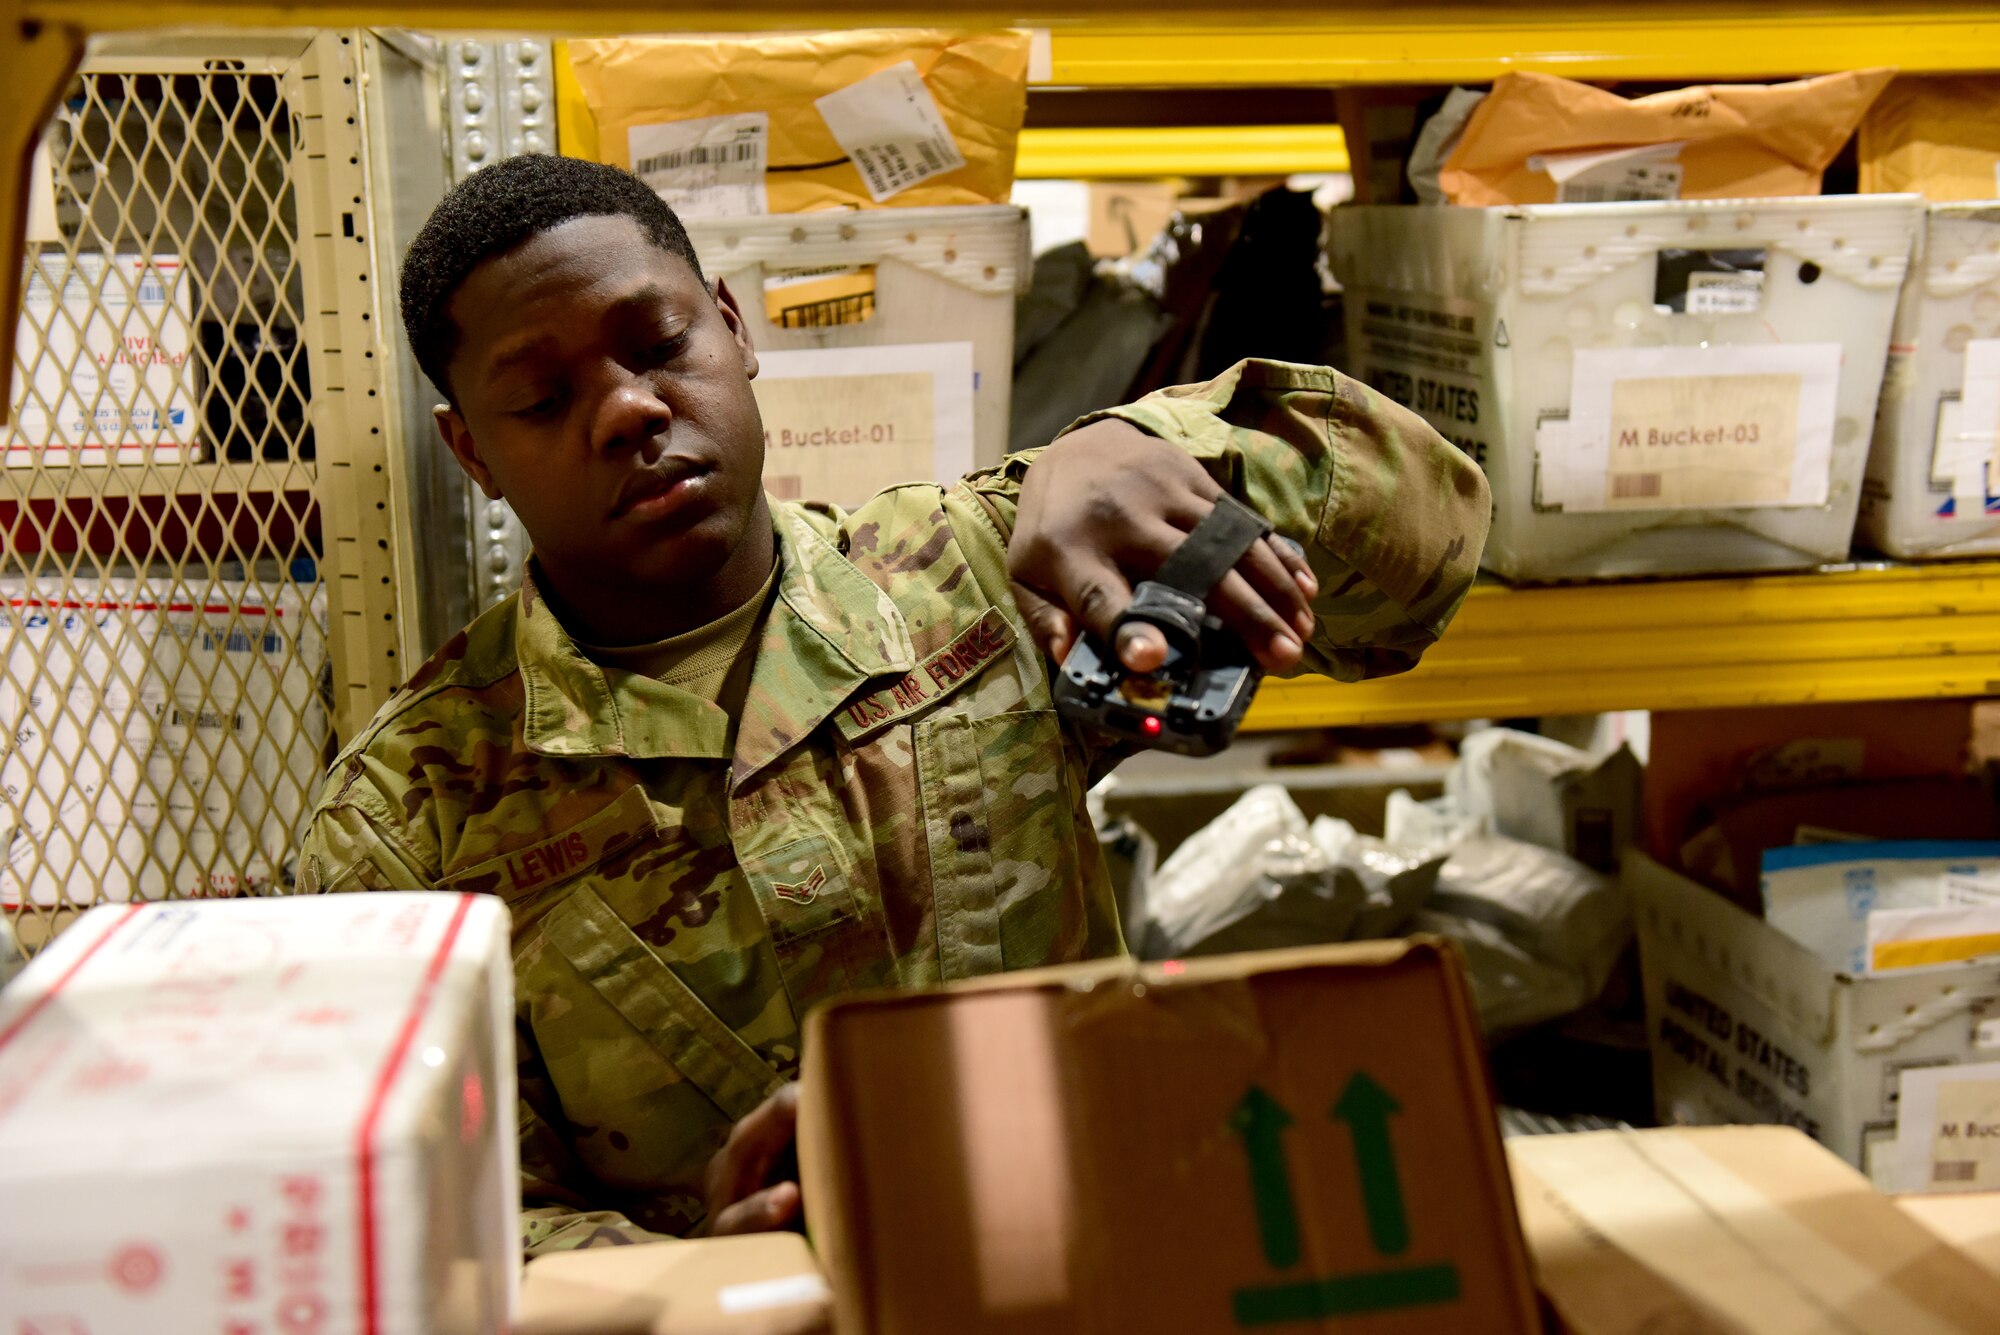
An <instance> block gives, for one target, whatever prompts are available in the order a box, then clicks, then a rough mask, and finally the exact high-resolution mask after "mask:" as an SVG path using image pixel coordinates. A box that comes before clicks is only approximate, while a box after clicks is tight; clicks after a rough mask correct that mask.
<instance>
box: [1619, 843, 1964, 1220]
mask: <svg viewBox="0 0 2000 1335" xmlns="http://www.w3.org/2000/svg"><path fill="white" fill-rule="evenodd" d="M1625 884H1626V887H1627V888H1628V890H1629V891H1630V892H1631V895H1632V909H1633V914H1634V916H1635V917H1636V918H1637V919H1638V925H1639V962H1640V968H1641V972H1642V973H1643V975H1644V978H1645V990H1646V1033H1647V1041H1648V1043H1649V1045H1650V1046H1651V1048H1652V1053H1653V1096H1654V1102H1655V1106H1656V1111H1657V1112H1658V1114H1659V1118H1660V1120H1661V1121H1662V1122H1663V1123H1687V1124H1696V1125H1702V1124H1714V1123H1727V1122H1750V1123H1774V1124H1779V1125H1785V1126H1792V1127H1796V1128H1798V1129H1799V1130H1802V1131H1804V1132H1806V1133H1807V1134H1808V1135H1810V1136H1812V1137H1813V1139H1815V1140H1817V1141H1819V1142H1820V1143H1821V1144H1823V1145H1825V1146H1826V1147H1827V1148H1828V1149H1830V1150H1832V1151H1833V1152H1834V1153H1836V1154H1838V1155H1839V1156H1840V1157H1841V1158H1843V1159H1845V1160H1847V1162H1849V1163H1850V1164H1853V1165H1854V1166H1855V1167H1857V1168H1859V1169H1861V1170H1862V1171H1863V1172H1864V1173H1866V1174H1868V1176H1869V1177H1871V1178H1872V1179H1873V1180H1875V1181H1876V1182H1878V1183H1880V1184H1882V1185H1884V1186H1894V1185H1895V1184H1896V1181H1897V1176H1898V1174H1897V1165H1896V1129H1897V1128H1896V1123H1897V1113H1898V1103H1899V1099H1900V1087H1899V1085H1900V1077H1901V1075H1902V1073H1903V1072H1905V1071H1908V1070H1913V1069H1916V1068H1920V1067H1927V1066H1948V1065H1952V1064H1954V1063H1959V1062H1970V1061H1982V1060H1992V1059H1994V1058H1995V1057H1996V1056H2000V1047H1997V1046H1996V1045H2000V1034H1996V1033H1995V1032H1994V1029H1993V1028H1991V1027H1988V1026H1987V1025H1986V1024H1984V1023H1982V1022H1983V1021H1984V1020H1985V1019H1986V1017H1988V1016H1990V1015H1995V1014H2000V1011H1996V1010H1995V1008H1996V1007H2000V960H1996V959H1986V960H1975V961H1971V962H1968V963H1963V964H1948V965H1940V966H1937V967H1933V968H1923V969H1908V970H1902V971H1898V972H1896V973H1891V974H1881V975H1875V976H1871V977H1857V976H1855V975H1854V974H1852V973H1848V972H1845V971H1843V970H1841V969H1838V968H1836V967H1835V966H1834V965H1832V964H1830V963H1828V962H1826V961H1825V960H1822V959H1820V958H1819V957H1818V956H1817V955H1815V954H1813V952H1812V951H1810V950H1808V949H1807V948H1806V947H1805V946H1803V945H1801V944H1799V943H1798V942H1797V941H1794V940H1793V939H1792V938H1791V937H1789V936H1787V935H1785V934H1784V933H1783V932H1781V931H1779V930H1778V929H1777V928H1776V927H1773V926H1771V924H1769V923H1767V922H1765V921H1763V920H1762V919H1761V918H1757V917H1754V916H1752V915H1751V914H1749V913H1746V912H1744V911H1743V910H1742V909H1740V908H1738V907H1736V906H1735V905H1734V904H1731V903H1730V902H1729V901H1728V900H1726V899H1724V898H1723V897H1722V896H1721V895H1719V894H1717V893H1716V892H1715V891H1713V890H1710V889H1708V888H1707V887H1705V886H1702V885H1700V884H1697V883H1696V882H1694V881H1692V880H1689V879H1688V878H1687V877H1685V876H1681V875H1679V874H1678V873H1675V872H1672V871H1669V870H1667V869H1666V868H1665V867H1662V866H1661V865H1660V864H1658V863H1657V862H1654V861H1653V860H1652V859H1650V858H1648V857H1646V856H1644V855H1643V854H1639V853H1634V854H1632V855H1631V856H1629V857H1628V858H1627V859H1626V861H1625Z"/></svg>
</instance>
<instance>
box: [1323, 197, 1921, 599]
mask: <svg viewBox="0 0 2000 1335" xmlns="http://www.w3.org/2000/svg"><path fill="white" fill-rule="evenodd" d="M1919 204H1920V201H1919V200H1918V199H1917V197H1916V196H1913V195H1909V196H1906V195H1875V196H1858V197H1843V198H1814V199H1766V200H1665V201H1646V202H1640V203H1629V204H1567V205H1564V204H1555V205H1536V206H1532V207H1521V208H1492V209H1471V208H1441V207H1426V206H1421V205H1419V206H1371V207H1363V208H1350V207H1341V208H1337V209H1335V210H1334V211H1333V213H1332V215H1331V217H1332V222H1331V226H1330V228H1329V229H1328V236H1329V245H1330V248H1331V255H1332V265H1333V271H1334V275H1335V277H1337V278H1338V279H1339V280H1340V281H1341V283H1342V284H1343V285H1345V287H1346V289H1347V298H1346V310H1347V343H1348V349H1349V356H1350V358H1351V359H1352V363H1353V370H1354V371H1355V373H1356V374H1357V375H1358V376H1359V377H1360V378H1361V379H1362V380H1364V381H1366V382H1367V383H1369V384H1370V385H1373V386H1374V387H1375V388H1376V389H1378V390H1381V391H1382V392H1383V393H1386V394H1388V395H1389V396H1390V397H1391V398H1394V399H1397V400H1398V401H1400V402H1403V403H1406V404H1408V405H1409V406H1410V407H1412V408H1414V409H1415V410H1416V411H1417V412H1418V413H1420V414H1422V415H1423V416H1424V417H1425V418H1426V419H1427V420H1429V421H1430V422H1431V424H1432V425H1433V426H1435V427H1437V428H1438V430H1439V431H1441V432H1442V433H1444V435H1445V436H1447V437H1448V438H1449V439H1451V440H1452V441H1453V442H1455V443H1456V444H1458V445H1459V446H1460V447H1461V448H1462V449H1464V450H1465V451H1466V452H1467V453H1469V454H1471V455H1472V457H1473V458H1474V459H1475V460H1477V461H1478V462H1479V463H1480V464H1481V465H1482V466H1483V467H1484V468H1485V469H1486V474H1487V477H1488V479H1489V480H1490V481H1491V483H1492V485H1493V506H1494V515H1493V530H1492V536H1491V538H1490V539H1489V540H1488V542H1487V544H1486V557H1485V564H1486V566H1487V568H1488V569H1490V570H1492V571H1494V572H1495V573H1497V574H1500V575H1502V576H1504V577H1506V578H1508V579H1514V580H1524V581H1534V580H1564V579H1592V578H1601V577H1615V576H1625V575H1656V574H1699V573H1703V572H1710V571H1730V570H1756V569H1767V568H1785V567H1798V566H1810V565H1815V564H1818V563H1820V562H1824V561H1832V560H1842V559H1845V558H1846V556H1847V551H1848V545H1849V540H1850V538H1851V537H1852V535H1853V530H1854V518H1855V511H1856V508H1857V507H1858V505H1859V503H1860V499H1861V482H1862V474H1863V470H1864V468H1865V466H1866V462H1867V456H1868V440H1869V435H1870V430H1871V425H1872V424H1873V422H1874V420H1875V399H1876V394H1877V391H1878V390H1879V389H1880V388H1881V383H1882V368H1883V362H1884V359H1885V358H1886V356H1887V354H1888V346H1889V330H1890V326H1891V324H1892V322H1893V319H1894V316H1895V310H1896V293H1897V289H1898V287H1899V286H1900V285H1901V283H1902V281H1903V273H1904V270H1905V269H1906V268H1907V266H1908V263H1909V255H1910V246H1911V241H1912V238H1913V236H1914V235H1915V232H1916V228H1917V225H1918V222H1919V219H1920V217H1921V213H1920V208H1919Z"/></svg>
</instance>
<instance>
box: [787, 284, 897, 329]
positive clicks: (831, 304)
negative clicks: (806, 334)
mask: <svg viewBox="0 0 2000 1335" xmlns="http://www.w3.org/2000/svg"><path fill="white" fill-rule="evenodd" d="M874 314H875V294H874V293H873V292H863V293H860V294H858V295H856V296H851V297H829V298H827V299H826V300H825V301H809V302H804V303H802V304H800V305H797V306H786V307H784V308H782V309H781V310H780V311H779V312H778V318H777V319H776V320H774V321H773V322H772V323H774V324H776V325H777V326H778V328H780V329H831V328H834V327H836V326H839V325H848V324H860V323H861V322H862V321H864V320H866V319H868V318H869V317H870V316H872V315H874Z"/></svg>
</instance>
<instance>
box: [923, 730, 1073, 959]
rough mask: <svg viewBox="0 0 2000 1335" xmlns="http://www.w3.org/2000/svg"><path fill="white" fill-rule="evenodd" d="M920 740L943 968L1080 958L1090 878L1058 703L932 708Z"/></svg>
mask: <svg viewBox="0 0 2000 1335" xmlns="http://www.w3.org/2000/svg"><path fill="white" fill-rule="evenodd" d="M914 741H915V747H916V761H917V771H918V785H917V787H918V792H919V793H920V795H921V798H920V800H921V802H922V804H923V827H924V840H925V844H926V847H927V850H928V852H929V855H930V872H931V888H932V894H933V895H934V896H935V898H936V907H937V935H938V968H939V972H940V973H942V975H943V976H944V977H945V978H947V979H953V978H970V977H974V976H977V975H980V974H988V973H997V972H999V971H1000V970H1002V969H1018V968H1025V967H1030V966H1033V965H1039V964H1049V963H1053V962H1056V961H1059V960H1069V959H1076V958H1080V957H1081V956H1082V955H1083V953H1084V952H1085V946H1086V942H1087V941H1088V939H1089V938H1090V935H1091V927H1092V924H1091V921H1090V918H1091V915H1090V913H1089V912H1088V911H1087V902H1086V901H1087V895H1088V892H1089V889H1090V886H1089V884H1088V883H1087V881H1088V878H1087V876H1086V872H1085V869H1084V868H1083V866H1082V865H1081V862H1080V859H1079V853H1078V847H1077V826H1076V807H1075V803H1076V796H1075V794H1074V793H1072V792H1071V784H1072V782H1073V778H1072V771H1073V770H1074V768H1075V767H1074V766H1073V765H1071V764H1070V763H1069V759H1068V757H1067V754H1066V752H1065V750H1064V747H1065V743H1064V740H1063V733H1062V727H1061V724H1060V722H1059V720H1058V718H1057V716H1056V714H1055V712H1054V711H1053V710H1046V709H1036V710H1015V711H1010V712H1007V713H1000V714H991V715H987V716H985V717H981V718H966V717H962V716H943V717H939V716H933V717H931V718H926V719H923V720H921V721H920V722H918V724H917V725H916V728H915V736H914Z"/></svg>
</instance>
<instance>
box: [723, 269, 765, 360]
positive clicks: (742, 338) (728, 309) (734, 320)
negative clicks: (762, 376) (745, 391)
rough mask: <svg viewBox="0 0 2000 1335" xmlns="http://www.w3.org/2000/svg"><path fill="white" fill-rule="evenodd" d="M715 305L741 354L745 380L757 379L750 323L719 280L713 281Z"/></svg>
mask: <svg viewBox="0 0 2000 1335" xmlns="http://www.w3.org/2000/svg"><path fill="white" fill-rule="evenodd" d="M715 305H716V309H717V310H720V311H721V312H722V320H723V323H724V324H726V325H728V326H729V332H730V334H731V336H733V337H734V338H735V339H736V346H737V347H738V348H739V349H741V350H742V353H743V374H744V376H745V377H746V378H748V379H751V380H755V379H756V378H757V349H756V348H755V347H753V346H752V345H751V342H750V322H749V321H748V320H745V319H744V318H743V310H742V308H741V307H740V306H738V305H737V304H736V294H735V293H734V292H731V291H730V290H729V284H727V283H725V282H723V281H722V280H721V279H720V278H718V279H716V280H715Z"/></svg>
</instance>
